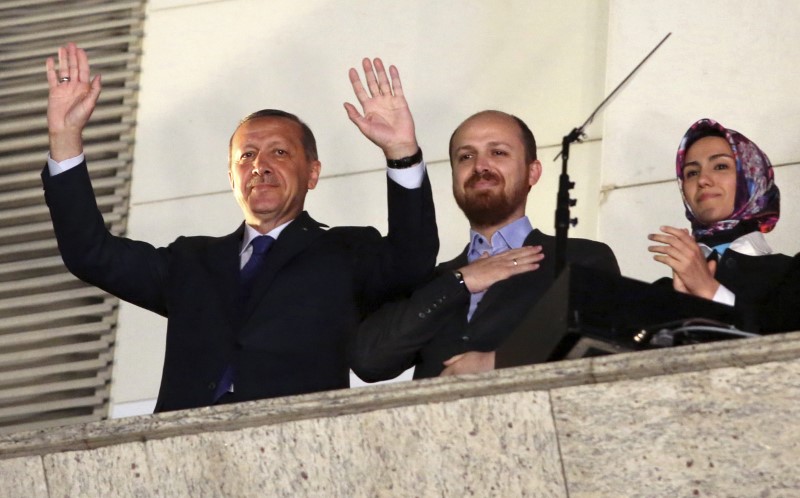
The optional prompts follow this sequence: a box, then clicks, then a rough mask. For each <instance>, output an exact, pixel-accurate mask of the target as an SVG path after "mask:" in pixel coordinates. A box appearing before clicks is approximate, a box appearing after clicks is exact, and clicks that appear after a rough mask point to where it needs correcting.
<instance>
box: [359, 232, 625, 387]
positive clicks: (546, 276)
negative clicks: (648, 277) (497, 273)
mask: <svg viewBox="0 0 800 498" xmlns="http://www.w3.org/2000/svg"><path fill="white" fill-rule="evenodd" d="M525 245H529V246H533V245H541V246H542V250H543V253H544V254H545V259H543V260H542V262H541V266H540V268H539V269H538V270H535V271H533V272H528V273H522V274H519V275H516V276H514V277H511V278H509V279H506V280H503V281H500V282H497V283H496V284H494V285H493V286H492V287H490V288H489V290H487V291H486V294H485V295H484V297H483V299H482V300H481V302H480V303H479V304H478V307H477V309H476V310H475V313H474V315H473V317H472V320H470V321H469V322H467V310H468V309H469V292H467V290H466V289H465V288H464V287H463V286H462V285H460V284H459V283H458V281H457V280H456V278H455V277H454V276H453V274H452V270H455V269H457V268H460V267H462V266H465V265H466V264H467V254H466V249H465V250H464V252H463V253H462V254H461V255H460V256H458V257H457V258H455V259H453V260H452V261H448V262H447V263H442V264H441V265H439V266H438V267H437V277H436V278H434V279H433V280H432V281H430V282H429V283H428V284H426V285H424V286H422V287H420V288H419V289H417V290H416V291H415V292H414V293H413V294H412V295H411V297H410V298H408V299H404V300H401V301H397V302H393V303H390V304H387V305H385V306H383V307H382V308H381V309H380V310H378V312H377V313H374V314H372V315H371V316H369V317H368V318H367V319H366V320H365V321H364V322H363V323H362V325H361V327H359V330H358V334H357V335H356V342H355V343H354V346H353V348H352V351H351V354H352V359H351V367H352V368H353V371H354V372H355V373H356V374H357V375H358V376H359V377H361V378H362V379H364V380H365V381H367V382H375V381H378V380H385V379H391V378H393V377H396V376H397V375H399V374H400V373H402V372H403V371H405V370H406V369H408V368H410V367H412V366H415V367H416V369H415V371H414V378H423V377H434V376H437V375H439V374H440V373H441V372H442V370H443V369H444V366H443V365H442V362H444V361H445V360H447V359H449V358H451V357H452V356H454V355H456V354H460V353H464V352H467V351H494V350H495V349H497V347H498V346H499V345H500V344H501V343H502V342H503V341H504V340H505V338H506V337H508V335H509V334H510V333H511V332H512V331H513V330H514V328H515V327H516V326H517V325H518V324H519V322H520V321H521V320H522V317H523V316H524V314H525V313H526V312H527V311H528V310H530V309H531V308H532V307H533V305H534V304H536V302H537V301H538V300H539V298H540V297H541V296H542V295H543V294H544V293H545V291H547V289H548V288H549V287H550V285H552V283H553V281H554V280H555V268H554V265H555V254H554V251H555V237H552V236H549V235H545V234H543V233H542V232H540V231H539V230H533V231H532V232H531V233H530V234H529V235H528V237H527V238H526V239H525ZM567 262H568V263H577V264H581V265H583V266H589V267H592V268H596V269H599V270H603V271H607V272H611V273H614V274H616V275H619V266H618V265H617V260H616V258H615V257H614V253H613V252H612V251H611V249H610V248H609V247H608V246H607V245H605V244H602V243H599V242H594V241H591V240H585V239H569V242H568V245H567Z"/></svg>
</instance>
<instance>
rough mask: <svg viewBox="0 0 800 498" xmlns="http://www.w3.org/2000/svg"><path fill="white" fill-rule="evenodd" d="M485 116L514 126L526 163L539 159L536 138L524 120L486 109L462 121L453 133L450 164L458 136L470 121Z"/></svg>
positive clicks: (450, 144)
mask: <svg viewBox="0 0 800 498" xmlns="http://www.w3.org/2000/svg"><path fill="white" fill-rule="evenodd" d="M485 116H498V117H501V118H504V119H506V120H508V121H509V122H510V123H512V124H513V125H514V127H515V128H516V129H517V131H518V132H519V135H518V136H519V139H520V142H522V146H523V149H524V150H525V155H526V162H528V163H530V162H533V161H535V160H536V159H537V154H536V137H535V136H534V135H533V132H532V131H531V130H530V127H529V126H528V125H527V123H525V121H523V120H522V119H520V118H518V117H517V116H515V115H513V114H509V113H507V112H503V111H498V110H496V109H485V110H483V111H478V112H476V113H475V114H473V115H471V116H469V117H468V118H467V119H465V120H464V121H462V122H461V123H460V124H459V125H458V126H457V127H456V129H455V130H454V131H453V134H452V135H450V143H449V146H448V155H449V156H450V164H451V165H452V163H453V152H454V150H453V145H454V140H455V137H456V134H457V133H458V132H459V131H460V130H461V129H462V128H463V127H464V125H466V124H467V123H469V122H470V121H473V120H475V119H480V118H482V117H485ZM526 134H530V137H527V138H526ZM528 138H529V139H530V143H529V142H528ZM528 156H529V157H528Z"/></svg>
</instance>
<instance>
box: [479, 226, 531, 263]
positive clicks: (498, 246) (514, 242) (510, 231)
mask: <svg viewBox="0 0 800 498" xmlns="http://www.w3.org/2000/svg"><path fill="white" fill-rule="evenodd" d="M531 231H533V225H531V222H530V220H529V219H528V217H527V216H523V217H522V218H519V219H517V220H515V221H513V222H511V223H509V224H508V225H506V226H504V227H503V228H501V229H500V230H498V231H496V232H495V233H494V235H492V240H491V241H487V240H486V237H484V236H483V235H481V234H479V233H478V232H476V231H475V230H470V231H469V235H470V237H469V249H468V250H467V259H468V260H469V262H470V263H471V262H473V261H475V260H476V259H478V258H480V257H481V255H482V254H483V253H485V252H487V253H489V255H491V256H494V255H495V254H500V253H503V252H506V251H508V250H509V249H519V248H520V247H522V246H523V245H524V244H525V239H526V238H527V237H528V235H529V234H530V233H531Z"/></svg>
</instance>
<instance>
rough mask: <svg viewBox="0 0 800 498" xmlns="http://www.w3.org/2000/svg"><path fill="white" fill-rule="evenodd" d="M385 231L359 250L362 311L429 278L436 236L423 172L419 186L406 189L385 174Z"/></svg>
mask: <svg viewBox="0 0 800 498" xmlns="http://www.w3.org/2000/svg"><path fill="white" fill-rule="evenodd" d="M387 189H388V193H387V198H388V211H389V231H388V234H387V235H386V236H385V237H383V238H382V239H380V241H379V243H378V244H377V245H372V246H370V247H368V248H363V250H361V251H359V252H360V254H359V261H358V267H359V274H360V275H361V284H362V290H361V294H362V296H363V299H364V304H365V307H364V310H365V312H370V311H374V310H375V309H377V308H378V307H379V306H380V305H381V304H383V303H384V302H386V301H388V300H391V299H395V298H397V297H400V296H403V295H407V294H408V293H410V292H411V291H412V290H413V289H414V288H415V287H416V286H418V285H420V284H421V283H423V282H425V281H426V280H429V279H430V278H431V275H432V273H433V269H434V266H435V264H436V255H437V253H438V252H439V236H438V232H437V228H436V214H435V211H434V206H433V194H432V193H431V184H430V179H429V178H428V175H427V173H426V174H425V177H424V179H423V182H422V186H421V187H420V188H415V189H407V188H404V187H402V186H400V185H399V184H397V183H396V182H394V181H393V180H391V179H388V178H387Z"/></svg>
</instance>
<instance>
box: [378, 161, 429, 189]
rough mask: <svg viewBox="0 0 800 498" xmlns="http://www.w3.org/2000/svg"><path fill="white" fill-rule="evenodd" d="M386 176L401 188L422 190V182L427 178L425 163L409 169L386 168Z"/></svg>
mask: <svg viewBox="0 0 800 498" xmlns="http://www.w3.org/2000/svg"><path fill="white" fill-rule="evenodd" d="M386 174H387V175H389V178H391V179H392V180H393V181H394V182H395V183H397V184H398V185H400V186H401V187H404V188H407V189H414V188H420V187H421V186H422V180H423V179H424V178H425V161H422V162H421V163H419V164H415V165H414V166H411V167H409V168H403V169H396V168H386Z"/></svg>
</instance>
